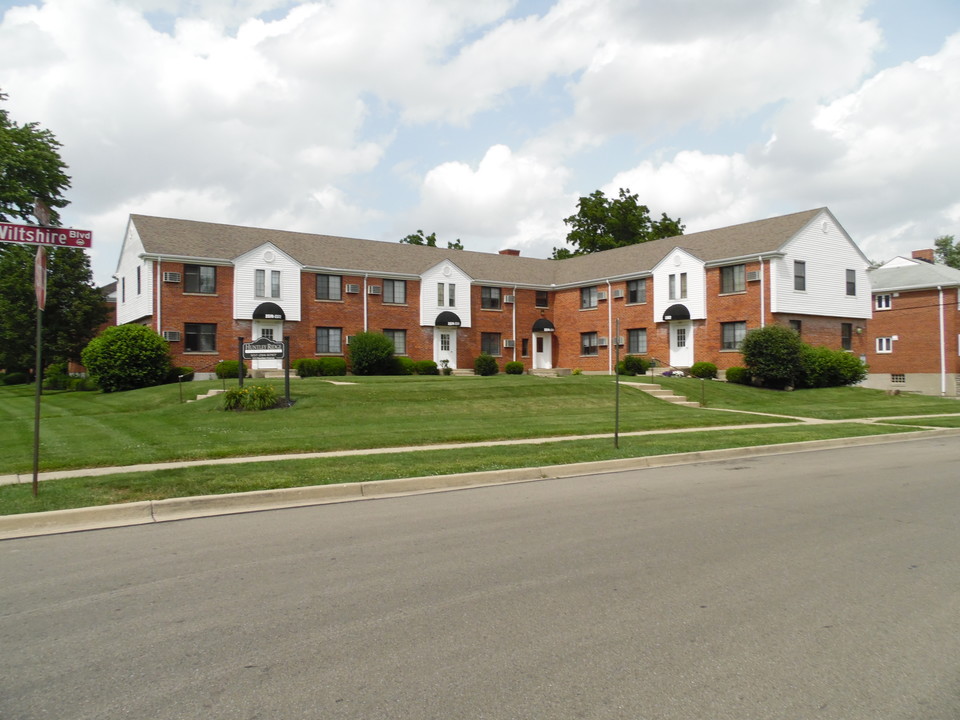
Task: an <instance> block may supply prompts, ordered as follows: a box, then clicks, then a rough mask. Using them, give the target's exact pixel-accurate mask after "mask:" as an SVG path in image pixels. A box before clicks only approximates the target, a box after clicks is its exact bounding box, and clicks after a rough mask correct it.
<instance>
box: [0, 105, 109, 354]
mask: <svg viewBox="0 0 960 720" xmlns="http://www.w3.org/2000/svg"><path fill="white" fill-rule="evenodd" d="M5 99H6V95H4V94H3V93H2V92H0V102H2V101H3V100H5ZM59 148H60V143H59V142H57V140H56V138H55V137H54V136H53V134H52V133H51V132H50V131H49V130H45V129H42V128H40V127H39V126H38V125H37V123H28V124H26V125H18V124H17V123H15V122H13V121H12V120H11V119H10V117H9V115H8V114H7V112H6V110H4V109H3V108H2V107H0V221H2V222H10V221H22V222H27V223H30V222H35V221H40V220H41V218H39V217H37V213H38V212H39V213H42V211H40V210H38V209H37V208H36V205H44V206H46V207H47V208H48V209H49V218H43V220H44V221H46V223H47V224H49V225H53V226H58V225H59V224H60V215H59V213H58V212H57V208H63V207H66V206H67V205H68V204H69V201H68V200H66V199H65V198H64V197H63V192H64V190H66V189H67V188H69V187H70V178H69V177H67V175H66V173H65V170H66V165H64V163H63V160H61V158H60V153H59ZM35 255H36V248H35V247H34V246H32V245H19V244H14V243H0V336H2V337H3V339H4V341H3V343H0V368H3V369H6V370H8V371H13V370H18V371H26V370H29V369H31V368H32V367H33V365H34V358H35V348H34V333H33V326H34V323H35V317H36V299H35V297H34V291H33V264H34V257H35ZM47 275H48V280H47V302H46V308H45V309H44V313H43V315H44V318H43V336H42V342H43V358H44V361H45V362H47V363H52V362H63V361H66V360H76V359H79V357H80V352H81V350H82V349H83V348H84V347H85V346H86V344H87V342H89V340H90V338H92V337H93V335H94V334H95V333H96V329H97V327H98V326H99V325H100V324H101V323H102V322H103V321H104V320H105V319H106V315H107V309H106V306H105V304H104V300H103V296H102V295H101V293H100V291H99V290H97V289H96V288H95V287H94V286H93V284H92V273H91V271H90V259H89V257H87V254H86V253H85V252H84V251H83V250H81V249H75V248H62V247H57V248H49V249H48V259H47Z"/></svg>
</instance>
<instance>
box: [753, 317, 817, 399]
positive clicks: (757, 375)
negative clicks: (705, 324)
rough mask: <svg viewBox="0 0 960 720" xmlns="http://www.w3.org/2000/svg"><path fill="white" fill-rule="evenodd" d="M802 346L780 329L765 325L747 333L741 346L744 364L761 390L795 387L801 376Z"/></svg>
mask: <svg viewBox="0 0 960 720" xmlns="http://www.w3.org/2000/svg"><path fill="white" fill-rule="evenodd" d="M804 347H805V344H804V342H803V341H802V340H801V339H800V335H799V334H797V332H796V331H794V330H791V329H790V328H786V327H783V326H782V325H767V326H766V327H763V328H757V329H756V330H751V331H750V332H748V333H747V335H746V337H745V338H744V339H743V343H742V344H741V345H740V352H741V353H743V361H744V364H745V365H746V366H747V370H749V371H750V374H751V375H752V376H753V378H754V380H756V381H757V382H759V383H760V384H761V385H763V386H764V387H769V388H777V389H783V388H785V387H796V386H797V383H798V382H799V381H800V380H801V379H802V377H803V372H804V369H803V368H804Z"/></svg>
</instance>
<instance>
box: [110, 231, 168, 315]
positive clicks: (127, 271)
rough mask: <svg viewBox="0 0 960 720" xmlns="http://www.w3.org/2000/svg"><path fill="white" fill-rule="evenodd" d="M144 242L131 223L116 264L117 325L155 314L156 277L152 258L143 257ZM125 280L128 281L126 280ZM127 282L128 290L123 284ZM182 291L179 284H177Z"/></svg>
mask: <svg viewBox="0 0 960 720" xmlns="http://www.w3.org/2000/svg"><path fill="white" fill-rule="evenodd" d="M142 252H143V243H142V242H141V240H140V235H139V234H138V233H137V229H136V228H135V227H134V226H133V224H132V223H131V224H130V226H129V227H128V230H127V235H126V237H125V238H124V242H123V250H122V251H121V253H120V261H119V263H118V264H117V280H118V282H117V324H118V325H123V324H124V323H128V322H133V321H134V320H139V319H140V318H143V317H147V316H149V315H153V312H154V310H153V305H154V296H153V289H154V288H153V284H154V281H155V280H156V277H155V266H154V262H153V261H152V260H142V259H140V257H139V255H140V253H142ZM138 271H139V272H140V279H141V282H140V293H139V294H137V292H136V289H137V272H138ZM124 280H125V281H126V283H124ZM124 284H126V292H125V293H124V292H123V286H124ZM177 289H178V290H179V286H177Z"/></svg>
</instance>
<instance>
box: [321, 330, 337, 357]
mask: <svg viewBox="0 0 960 720" xmlns="http://www.w3.org/2000/svg"><path fill="white" fill-rule="evenodd" d="M342 337H343V329H342V328H338V327H318V328H317V353H318V354H328V353H339V352H340V342H341V338H342Z"/></svg>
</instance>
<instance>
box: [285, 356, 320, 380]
mask: <svg viewBox="0 0 960 720" xmlns="http://www.w3.org/2000/svg"><path fill="white" fill-rule="evenodd" d="M290 366H291V368H292V369H293V370H294V371H296V373H297V375H298V376H299V377H302V378H304V377H317V376H318V375H320V371H321V367H322V364H321V363H320V358H300V359H299V360H294V361H293V362H292V363H291V364H290Z"/></svg>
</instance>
